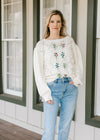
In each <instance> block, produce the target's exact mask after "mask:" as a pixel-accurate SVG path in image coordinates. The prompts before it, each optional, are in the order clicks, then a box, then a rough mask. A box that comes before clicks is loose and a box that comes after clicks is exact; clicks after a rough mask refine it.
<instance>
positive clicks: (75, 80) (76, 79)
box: [73, 77, 83, 87]
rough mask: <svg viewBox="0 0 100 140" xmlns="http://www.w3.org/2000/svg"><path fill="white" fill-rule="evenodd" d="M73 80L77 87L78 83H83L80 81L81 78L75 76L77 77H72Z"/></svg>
mask: <svg viewBox="0 0 100 140" xmlns="http://www.w3.org/2000/svg"><path fill="white" fill-rule="evenodd" d="M73 82H74V85H75V86H76V87H78V86H79V85H83V83H82V82H81V80H80V79H79V78H77V77H76V78H74V79H73Z"/></svg>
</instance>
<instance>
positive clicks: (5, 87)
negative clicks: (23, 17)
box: [1, 0, 23, 97]
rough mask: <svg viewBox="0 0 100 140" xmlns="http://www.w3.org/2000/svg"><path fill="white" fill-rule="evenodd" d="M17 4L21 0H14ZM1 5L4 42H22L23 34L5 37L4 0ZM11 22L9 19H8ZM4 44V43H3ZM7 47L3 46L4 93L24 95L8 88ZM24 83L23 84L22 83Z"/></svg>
mask: <svg viewBox="0 0 100 140" xmlns="http://www.w3.org/2000/svg"><path fill="white" fill-rule="evenodd" d="M14 3H16V4H19V3H20V2H14ZM11 4H13V2H12V3H10V4H6V5H11ZM1 6H2V44H3V43H4V42H5V41H6V42H7V41H10V42H22V40H23V36H22V39H8V38H6V39H4V30H3V29H4V24H3V23H4V19H3V17H4V8H3V0H2V1H1ZM8 22H9V21H8ZM22 25H23V21H22ZM22 29H23V28H22ZM2 46H3V45H2ZM6 57H7V47H2V58H3V64H2V66H3V91H4V93H6V94H9V95H14V96H19V97H23V93H22V92H19V91H15V90H11V89H7V66H6V64H7V61H6V60H7V59H6ZM22 85H23V84H22Z"/></svg>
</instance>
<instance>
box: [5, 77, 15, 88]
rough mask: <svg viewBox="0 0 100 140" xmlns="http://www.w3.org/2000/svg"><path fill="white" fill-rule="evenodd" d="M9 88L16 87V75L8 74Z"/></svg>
mask: <svg viewBox="0 0 100 140" xmlns="http://www.w3.org/2000/svg"><path fill="white" fill-rule="evenodd" d="M7 89H11V90H14V89H15V76H13V75H10V74H7Z"/></svg>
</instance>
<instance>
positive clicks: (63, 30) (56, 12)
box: [43, 10, 67, 39]
mask: <svg viewBox="0 0 100 140" xmlns="http://www.w3.org/2000/svg"><path fill="white" fill-rule="evenodd" d="M53 15H59V16H60V17H61V23H62V27H61V30H60V36H64V37H65V36H66V35H67V34H66V30H67V27H66V21H65V19H64V16H63V14H62V12H61V11H59V10H52V11H50V13H49V14H48V15H47V16H46V19H45V26H44V35H43V39H44V38H45V39H46V38H48V37H49V35H50V30H49V27H48V25H49V22H50V19H51V17H52V16H53Z"/></svg>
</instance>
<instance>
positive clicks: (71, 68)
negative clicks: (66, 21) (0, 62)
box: [33, 36, 83, 101]
mask: <svg viewBox="0 0 100 140" xmlns="http://www.w3.org/2000/svg"><path fill="white" fill-rule="evenodd" d="M33 59H34V61H33V62H34V74H35V81H36V85H37V88H38V92H39V94H40V96H41V97H42V98H43V99H44V100H45V101H47V100H52V96H51V90H50V88H49V87H48V85H47V83H48V82H52V81H54V80H55V79H57V78H62V77H71V78H72V80H73V82H74V85H75V86H78V85H82V77H83V63H82V57H81V53H80V50H79V48H78V46H77V45H76V44H75V42H74V40H73V39H72V37H70V36H66V37H64V38H61V39H56V40H48V39H41V40H40V41H39V42H38V43H37V44H36V46H35V48H34V57H33Z"/></svg>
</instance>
